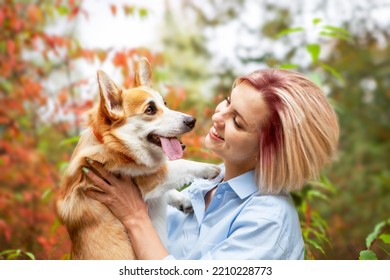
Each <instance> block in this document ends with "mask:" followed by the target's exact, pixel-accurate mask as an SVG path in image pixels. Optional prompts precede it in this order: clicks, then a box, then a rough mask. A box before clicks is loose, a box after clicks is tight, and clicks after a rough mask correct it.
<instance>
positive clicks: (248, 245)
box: [87, 69, 339, 259]
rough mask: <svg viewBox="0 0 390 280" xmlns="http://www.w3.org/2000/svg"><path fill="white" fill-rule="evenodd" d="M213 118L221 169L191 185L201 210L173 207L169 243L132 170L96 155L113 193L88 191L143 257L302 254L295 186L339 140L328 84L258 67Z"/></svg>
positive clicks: (212, 139)
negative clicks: (124, 171)
mask: <svg viewBox="0 0 390 280" xmlns="http://www.w3.org/2000/svg"><path fill="white" fill-rule="evenodd" d="M212 121H213V125H212V127H211V129H210V132H209V133H208V135H207V136H206V139H205V144H206V147H207V148H208V149H209V150H211V151H212V152H214V153H215V154H217V155H218V156H219V157H220V158H221V159H222V160H223V165H222V172H221V174H220V175H219V176H218V177H217V178H215V179H213V180H196V181H195V182H194V183H193V184H192V185H191V186H190V187H189V188H187V189H186V190H185V191H186V192H187V193H188V194H189V197H190V199H191V202H192V204H193V208H194V212H193V213H191V214H183V213H182V212H180V211H178V210H176V209H173V208H172V209H169V212H168V238H169V241H168V244H165V245H164V244H162V243H161V241H160V239H159V238H158V236H157V234H156V231H155V230H154V228H153V226H152V224H151V221H150V218H149V217H148V212H147V205H146V204H145V203H144V201H143V200H142V197H141V195H140V193H139V191H138V188H137V187H136V186H135V184H134V183H133V182H132V180H131V178H122V179H120V180H119V179H117V178H116V177H115V176H113V175H111V174H109V173H108V172H106V171H105V170H104V169H103V168H102V167H101V166H99V164H98V163H94V165H93V168H94V169H96V170H97V171H98V172H99V173H100V174H102V176H103V177H104V178H105V179H106V181H107V182H109V184H107V183H106V182H104V181H103V180H101V179H100V178H99V177H98V176H96V175H95V174H94V173H93V172H88V173H87V175H88V176H89V177H90V178H91V179H92V180H93V181H94V182H95V183H96V184H97V185H98V186H99V187H101V188H102V189H103V190H105V191H106V193H104V194H102V193H97V192H93V191H89V192H88V193H87V194H88V195H89V196H90V197H91V198H94V199H96V200H98V201H100V202H102V203H104V204H106V205H107V207H109V208H110V210H111V211H112V212H113V213H114V215H115V216H116V217H117V218H118V219H119V220H120V221H121V222H122V223H123V224H124V226H125V228H126V229H127V231H128V234H129V238H130V240H131V241H132V244H133V246H134V250H135V252H136V254H137V257H138V258H139V259H164V258H165V259H174V258H177V259H303V258H304V243H303V239H302V234H301V230H300V224H299V219H298V216H297V213H296V210H295V208H294V204H293V202H292V200H291V197H290V195H289V192H291V191H297V190H299V189H300V188H301V187H302V186H303V185H304V184H305V182H306V181H307V180H309V179H314V178H316V176H317V175H318V174H319V172H320V170H321V168H322V167H323V166H324V164H326V163H328V162H329V161H330V160H331V158H332V156H333V154H334V152H335V150H336V146H337V142H338V132H339V129H338V123H337V118H336V114H335V112H334V110H333V109H332V107H331V106H330V105H329V103H328V102H327V100H326V97H325V96H324V94H323V92H322V91H321V90H320V88H319V87H318V86H316V85H315V84H314V83H313V82H311V81H310V80H308V79H307V78H305V77H304V76H303V75H301V74H299V73H296V72H292V71H287V70H280V69H267V70H260V71H256V72H253V73H251V74H250V75H248V76H243V77H240V78H238V79H237V80H236V81H235V83H234V86H233V90H232V93H231V95H230V97H228V98H226V99H225V100H224V101H223V102H221V103H220V104H219V105H218V106H217V108H216V110H215V114H214V115H213V117H212ZM129 185H130V186H131V187H129ZM145 236H147V238H145ZM107 250H109V248H107Z"/></svg>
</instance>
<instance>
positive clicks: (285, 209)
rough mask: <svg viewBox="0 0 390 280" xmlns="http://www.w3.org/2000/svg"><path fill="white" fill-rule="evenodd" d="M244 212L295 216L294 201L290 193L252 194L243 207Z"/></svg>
mask: <svg viewBox="0 0 390 280" xmlns="http://www.w3.org/2000/svg"><path fill="white" fill-rule="evenodd" d="M243 211H244V212H248V213H252V214H253V216H254V217H259V218H268V219H281V220H284V219H286V218H288V217H291V216H294V217H295V216H297V211H296V209H295V205H294V201H293V199H292V197H291V195H290V194H280V195H262V194H261V193H260V192H258V193H256V194H254V195H253V196H252V197H251V198H250V199H249V201H248V203H247V205H246V206H245V207H244V208H243Z"/></svg>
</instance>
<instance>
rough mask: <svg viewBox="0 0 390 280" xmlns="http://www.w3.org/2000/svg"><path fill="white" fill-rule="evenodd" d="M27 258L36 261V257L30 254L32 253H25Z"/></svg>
mask: <svg viewBox="0 0 390 280" xmlns="http://www.w3.org/2000/svg"><path fill="white" fill-rule="evenodd" d="M25 254H26V256H27V257H29V258H30V259H32V260H35V256H34V254H33V253H30V252H25Z"/></svg>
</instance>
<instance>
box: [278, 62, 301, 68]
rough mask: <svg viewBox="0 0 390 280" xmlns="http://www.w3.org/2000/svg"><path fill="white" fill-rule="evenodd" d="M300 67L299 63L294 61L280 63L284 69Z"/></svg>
mask: <svg viewBox="0 0 390 280" xmlns="http://www.w3.org/2000/svg"><path fill="white" fill-rule="evenodd" d="M298 67H299V65H298V64H293V63H286V64H281V65H279V68H282V69H297V68H298Z"/></svg>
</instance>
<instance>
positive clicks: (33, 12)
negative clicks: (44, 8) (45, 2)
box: [27, 4, 42, 24]
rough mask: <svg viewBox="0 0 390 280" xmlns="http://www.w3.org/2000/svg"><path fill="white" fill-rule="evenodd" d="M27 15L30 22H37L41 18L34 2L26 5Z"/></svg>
mask: <svg viewBox="0 0 390 280" xmlns="http://www.w3.org/2000/svg"><path fill="white" fill-rule="evenodd" d="M27 15H28V17H29V19H30V21H31V23H32V24H35V23H38V22H39V21H40V20H41V18H42V13H41V10H40V9H39V8H38V7H37V6H36V5H35V4H30V5H29V6H28V8H27Z"/></svg>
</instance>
